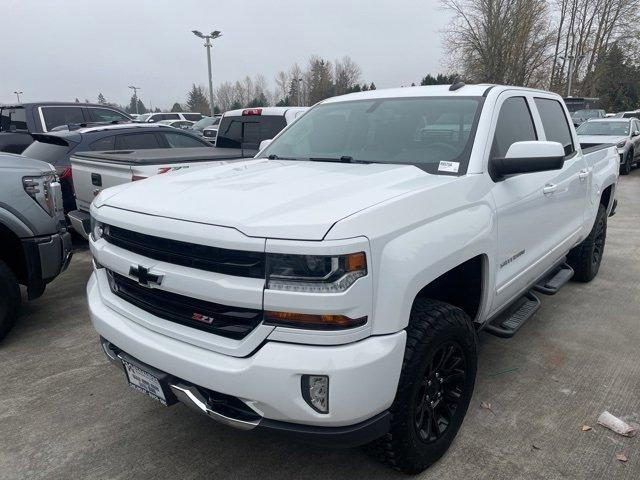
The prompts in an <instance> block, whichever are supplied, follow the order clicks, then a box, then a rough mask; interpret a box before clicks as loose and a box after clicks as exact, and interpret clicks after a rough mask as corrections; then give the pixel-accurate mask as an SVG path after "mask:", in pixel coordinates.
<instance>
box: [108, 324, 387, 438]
mask: <svg viewBox="0 0 640 480" xmlns="http://www.w3.org/2000/svg"><path fill="white" fill-rule="evenodd" d="M100 343H101V345H102V350H103V351H104V353H105V355H106V356H107V358H108V359H109V361H111V362H112V363H113V364H114V365H116V366H117V367H118V368H120V369H121V370H123V371H124V367H123V363H122V361H123V360H124V361H126V362H128V363H130V364H133V365H136V366H137V367H139V368H142V369H144V370H146V371H148V372H152V373H153V374H154V376H155V377H156V378H159V379H161V381H162V382H164V383H165V384H166V385H167V386H168V388H169V389H170V395H171V397H172V398H171V399H170V401H171V403H173V402H175V401H179V402H181V403H183V404H185V405H186V406H188V407H189V408H191V409H192V410H195V411H196V412H198V413H201V414H203V415H206V416H208V417H210V418H212V419H213V420H216V421H217V422H220V423H222V424H225V425H227V426H230V427H234V428H238V429H240V430H253V429H258V430H265V431H268V432H270V433H276V434H280V435H285V436H287V437H294V438H295V439H296V440H300V441H303V442H307V443H313V444H315V445H322V446H328V447H329V446H330V447H344V448H348V447H357V446H360V445H364V444H366V443H369V442H371V441H373V440H375V439H376V438H379V437H381V436H382V435H384V434H385V433H387V432H388V431H389V425H390V421H391V414H390V413H389V411H388V410H385V411H383V412H381V413H379V414H378V415H375V416H374V417H372V418H370V419H368V420H365V421H364V422H360V423H358V424H355V425H348V426H345V427H322V426H310V425H300V424H295V423H289V422H283V421H278V420H269V419H266V418H264V417H262V416H260V414H259V413H258V412H256V411H255V410H254V409H252V408H251V407H250V406H248V405H246V406H245V408H244V409H238V408H229V404H230V403H232V401H233V400H235V401H237V400H238V399H236V398H231V399H230V398H229V397H227V396H225V395H219V394H217V393H216V392H208V391H206V390H205V389H203V388H202V387H199V386H197V385H194V384H192V383H190V382H187V381H185V380H183V379H180V378H177V377H175V376H173V375H170V374H167V373H165V372H162V371H159V370H157V369H155V368H153V367H151V366H150V365H145V364H144V363H142V362H140V361H139V360H138V359H136V358H134V357H132V356H131V355H129V354H127V353H126V352H124V351H122V350H120V349H119V348H118V347H117V346H115V345H113V344H112V343H110V342H109V341H108V340H106V339H104V338H102V337H100Z"/></svg>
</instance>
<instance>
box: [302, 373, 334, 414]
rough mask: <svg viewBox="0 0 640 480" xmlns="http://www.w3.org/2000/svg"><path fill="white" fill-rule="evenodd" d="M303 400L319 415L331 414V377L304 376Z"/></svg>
mask: <svg viewBox="0 0 640 480" xmlns="http://www.w3.org/2000/svg"><path fill="white" fill-rule="evenodd" d="M302 398H304V399H305V401H306V402H307V403H308V404H309V406H310V407H311V408H313V409H314V410H315V411H316V412H319V413H329V377H327V376H326V375H303V376H302Z"/></svg>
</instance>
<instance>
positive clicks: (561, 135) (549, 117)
mask: <svg viewBox="0 0 640 480" xmlns="http://www.w3.org/2000/svg"><path fill="white" fill-rule="evenodd" d="M535 102H536V107H538V113H539V114H540V119H541V120H542V128H544V134H545V136H546V137H547V140H548V141H550V142H559V143H561V144H562V146H563V147H564V154H565V155H571V154H572V153H573V152H574V151H575V148H574V147H573V139H572V138H571V130H570V129H569V123H568V122H567V116H566V115H565V114H564V110H563V108H562V105H560V102H558V101H557V100H551V99H550V98H536V99H535Z"/></svg>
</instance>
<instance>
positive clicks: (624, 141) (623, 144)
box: [616, 140, 627, 148]
mask: <svg viewBox="0 0 640 480" xmlns="http://www.w3.org/2000/svg"><path fill="white" fill-rule="evenodd" d="M626 144H627V141H626V140H622V141H620V142H618V143H616V147H618V148H624V146H625V145H626Z"/></svg>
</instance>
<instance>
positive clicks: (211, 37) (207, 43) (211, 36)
mask: <svg viewBox="0 0 640 480" xmlns="http://www.w3.org/2000/svg"><path fill="white" fill-rule="evenodd" d="M191 33H193V34H194V35H195V36H196V37H199V38H202V39H204V46H205V47H207V67H208V68H209V107H210V108H211V117H213V116H214V113H215V109H214V108H213V79H212V77H211V40H215V39H216V38H220V37H221V36H222V33H221V32H219V31H218V30H214V31H213V32H211V33H210V34H209V35H204V34H203V33H202V32H200V31H198V30H191Z"/></svg>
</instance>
